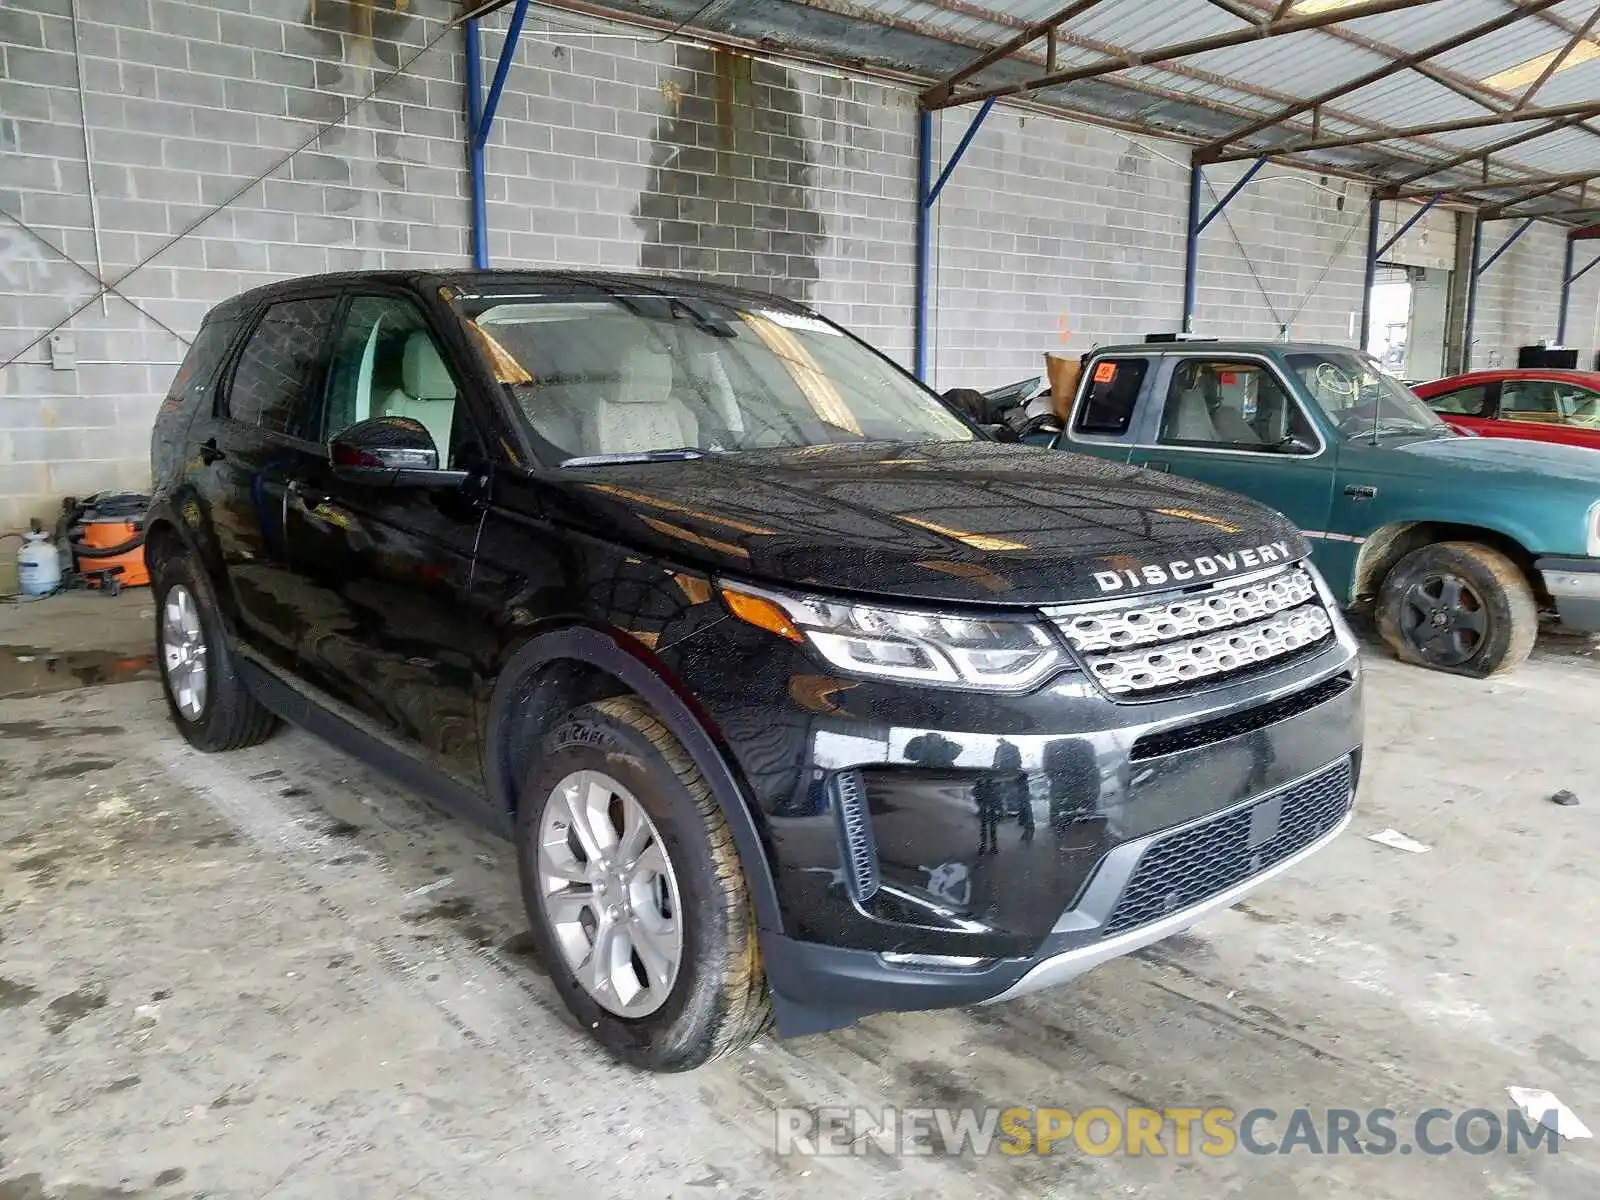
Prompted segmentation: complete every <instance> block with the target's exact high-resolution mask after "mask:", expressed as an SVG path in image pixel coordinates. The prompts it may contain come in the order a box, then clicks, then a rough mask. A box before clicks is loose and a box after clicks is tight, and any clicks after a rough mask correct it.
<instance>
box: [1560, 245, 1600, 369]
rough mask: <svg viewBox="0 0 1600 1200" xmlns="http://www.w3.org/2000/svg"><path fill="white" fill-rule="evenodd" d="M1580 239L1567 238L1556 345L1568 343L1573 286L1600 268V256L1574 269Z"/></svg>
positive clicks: (1562, 268)
mask: <svg viewBox="0 0 1600 1200" xmlns="http://www.w3.org/2000/svg"><path fill="white" fill-rule="evenodd" d="M1579 240H1580V239H1579V238H1577V237H1575V236H1571V235H1569V236H1568V237H1567V253H1566V258H1565V259H1564V260H1563V262H1562V264H1561V308H1560V310H1559V311H1558V314H1557V316H1556V345H1558V346H1564V345H1566V341H1567V308H1568V307H1569V305H1570V304H1571V302H1572V285H1573V284H1575V283H1577V282H1578V280H1580V279H1582V278H1583V277H1584V276H1585V275H1587V274H1588V273H1589V272H1590V271H1592V270H1594V269H1595V268H1596V267H1600V254H1596V255H1595V256H1594V257H1593V258H1592V259H1590V260H1589V262H1588V264H1587V265H1586V266H1582V267H1579V268H1578V269H1577V270H1576V271H1574V270H1573V269H1572V265H1573V262H1574V260H1575V259H1576V258H1577V253H1578V242H1579Z"/></svg>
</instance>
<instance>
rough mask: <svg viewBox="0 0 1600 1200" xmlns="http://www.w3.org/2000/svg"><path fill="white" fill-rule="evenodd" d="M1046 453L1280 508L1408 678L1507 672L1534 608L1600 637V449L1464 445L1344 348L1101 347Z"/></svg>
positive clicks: (1529, 632) (1520, 655) (1529, 633)
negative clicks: (1420, 669) (1173, 478)
mask: <svg viewBox="0 0 1600 1200" xmlns="http://www.w3.org/2000/svg"><path fill="white" fill-rule="evenodd" d="M1051 444H1052V445H1054V446H1056V447H1059V448H1061V449H1067V450H1076V451H1080V452H1082V453H1085V454H1094V455H1097V456H1099V457H1102V458H1111V459H1116V460H1118V461H1120V462H1131V463H1136V464H1139V465H1142V466H1145V467H1148V468H1150V469H1152V470H1156V471H1171V472H1173V473H1174V474H1178V475H1185V476H1188V477H1190V478H1193V479H1199V480H1202V481H1204V482H1206V483H1212V484H1216V485H1217V486H1219V487H1223V488H1227V489H1228V490H1229V491H1234V492H1239V493H1241V494H1243V495H1245V496H1249V497H1251V498H1252V499H1255V500H1259V501H1262V502H1263V503H1266V504H1269V505H1271V506H1272V507H1274V508H1276V509H1278V510H1280V511H1281V512H1283V513H1284V514H1285V515H1287V516H1288V517H1289V519H1290V520H1292V521H1293V522H1294V523H1295V524H1296V525H1298V526H1299V527H1300V529H1301V530H1302V531H1303V532H1304V533H1305V535H1306V537H1307V538H1308V539H1310V541H1311V544H1312V546H1313V547H1314V552H1313V561H1314V562H1315V563H1316V565H1317V567H1318V568H1319V569H1320V570H1321V571H1322V574H1323V575H1324V577H1325V578H1326V579H1327V581H1328V584H1329V586H1330V587H1331V588H1332V590H1333V592H1334V594H1335V595H1337V596H1340V597H1342V598H1343V600H1344V602H1345V603H1346V604H1347V605H1351V606H1354V605H1357V604H1361V603H1364V602H1368V601H1372V602H1375V608H1376V616H1377V620H1378V627H1379V630H1380V632H1381V633H1382V635H1383V638H1384V640H1385V641H1386V642H1387V643H1388V644H1389V646H1390V647H1392V648H1393V650H1394V651H1395V653H1396V654H1398V655H1399V656H1400V657H1401V658H1402V659H1405V660H1406V661H1408V662H1414V663H1419V664H1421V665H1424V666H1429V667H1434V668H1437V669H1439V670H1446V671H1454V672H1458V673H1461V674H1468V675H1478V676H1483V675H1489V674H1492V673H1494V672H1496V671H1503V670H1508V669H1510V668H1512V667H1514V666H1516V665H1517V664H1518V663H1520V662H1521V661H1522V660H1523V659H1524V658H1526V657H1527V655H1528V652H1529V651H1530V650H1531V649H1532V648H1533V642H1534V637H1535V635H1536V633H1537V631H1538V625H1539V612H1540V609H1541V608H1542V609H1546V610H1551V609H1553V610H1555V612H1556V613H1557V614H1558V615H1559V617H1560V620H1561V622H1562V624H1563V625H1565V626H1567V627H1568V628H1570V629H1573V630H1577V631H1582V632H1600V526H1597V521H1600V451H1595V450H1587V449H1579V448H1576V447H1572V446H1558V445H1550V444H1544V443H1539V442H1524V441H1511V440H1509V439H1505V438H1478V437H1470V436H1464V435H1461V434H1457V433H1455V432H1454V431H1453V430H1452V429H1451V428H1450V427H1449V426H1448V425H1446V424H1445V423H1444V422H1443V421H1441V420H1440V419H1439V418H1438V417H1436V416H1435V415H1434V414H1433V413H1432V412H1431V411H1430V410H1429V408H1428V407H1427V405H1425V404H1424V403H1423V402H1422V401H1421V400H1419V399H1418V398H1417V397H1416V396H1415V395H1413V394H1412V393H1411V391H1410V390H1409V389H1407V388H1406V387H1405V386H1404V385H1402V384H1401V383H1399V382H1398V381H1396V380H1395V379H1393V378H1392V377H1390V376H1388V375H1385V374H1384V373H1383V372H1382V371H1381V370H1380V369H1379V367H1378V364H1377V363H1376V362H1375V361H1373V360H1372V359H1371V358H1369V357H1367V356H1366V355H1364V354H1361V353H1359V352H1357V351H1354V350H1351V349H1349V348H1347V347H1341V346H1320V345H1308V344H1294V343H1273V342H1222V341H1198V340H1176V341H1175V340H1170V339H1152V340H1150V341H1148V342H1144V343H1139V344H1135V345H1124V346H1105V347H1101V348H1099V349H1096V350H1094V351H1092V352H1091V353H1089V354H1088V355H1085V356H1084V359H1083V364H1082V371H1081V374H1080V377H1079V383H1078V391H1077V394H1076V397H1075V399H1074V401H1073V405H1072V409H1071V412H1070V413H1068V414H1067V420H1066V427H1065V429H1063V430H1062V432H1061V433H1060V435H1059V436H1058V437H1056V438H1055V439H1054V441H1053V442H1052V443H1051Z"/></svg>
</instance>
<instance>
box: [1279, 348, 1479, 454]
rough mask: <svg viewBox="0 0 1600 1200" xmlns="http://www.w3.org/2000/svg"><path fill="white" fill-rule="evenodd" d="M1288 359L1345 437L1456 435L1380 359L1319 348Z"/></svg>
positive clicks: (1307, 390)
mask: <svg viewBox="0 0 1600 1200" xmlns="http://www.w3.org/2000/svg"><path fill="white" fill-rule="evenodd" d="M1285 357H1286V360H1287V362H1288V364H1289V369H1290V370H1291V371H1293V372H1294V373H1295V374H1296V375H1297V376H1298V377H1299V379H1300V382H1301V384H1302V385H1303V386H1304V387H1305V390H1306V394H1307V395H1309V396H1310V397H1311V398H1312V399H1313V400H1315V401H1316V402H1317V405H1318V406H1319V407H1320V408H1321V409H1322V411H1323V412H1325V413H1327V414H1328V419H1329V420H1330V421H1332V422H1333V423H1334V425H1335V426H1336V427H1337V428H1338V430H1339V433H1340V434H1341V435H1342V436H1343V437H1344V439H1345V440H1346V441H1355V440H1357V439H1359V438H1363V437H1369V438H1370V437H1383V436H1385V435H1388V434H1394V435H1403V436H1408V437H1450V436H1452V434H1453V431H1452V430H1451V428H1450V426H1448V425H1446V424H1445V423H1444V422H1443V421H1442V420H1440V419H1439V417H1438V416H1437V415H1435V413H1434V411H1433V410H1432V409H1431V408H1429V407H1428V406H1427V405H1426V404H1425V403H1423V401H1422V400H1421V398H1419V397H1418V396H1417V394H1416V393H1415V392H1413V391H1412V390H1411V389H1410V388H1408V387H1406V386H1405V384H1403V383H1401V382H1400V381H1399V380H1398V379H1396V378H1394V376H1392V375H1388V374H1385V373H1384V371H1383V369H1382V368H1381V367H1380V366H1379V365H1378V363H1377V361H1376V360H1375V359H1372V358H1369V357H1368V356H1367V355H1365V354H1358V353H1356V352H1355V351H1354V350H1315V351H1309V350H1308V351H1299V352H1297V353H1294V354H1289V355H1287V356H1285Z"/></svg>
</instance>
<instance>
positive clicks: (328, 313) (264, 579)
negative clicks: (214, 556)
mask: <svg viewBox="0 0 1600 1200" xmlns="http://www.w3.org/2000/svg"><path fill="white" fill-rule="evenodd" d="M338 303H339V302H338V297H337V295H335V294H333V293H327V294H321V295H305V296H298V297H294V298H292V299H284V300H280V301H277V302H275V303H272V304H269V305H267V306H266V308H265V309H264V310H263V311H262V312H261V313H260V315H259V318H258V319H257V320H256V321H255V323H254V327H253V328H252V329H251V330H250V332H249V333H248V334H247V335H246V337H245V340H244V343H243V345H242V347H241V348H240V350H239V352H238V355H237V357H236V358H235V360H234V362H233V363H232V365H231V368H230V369H226V370H225V371H224V373H223V378H222V381H221V383H220V384H219V386H218V388H217V391H216V394H215V397H214V407H213V409H212V412H211V413H210V414H209V416H208V417H205V418H204V419H203V421H202V419H197V421H196V424H195V426H194V427H193V428H192V429H191V431H190V434H189V439H188V440H189V443H190V445H191V446H193V447H194V449H195V452H196V453H197V454H198V456H199V460H200V461H199V463H198V464H197V466H198V469H197V471H196V473H195V476H194V478H195V480H196V487H197V491H198V493H199V499H200V502H201V504H202V505H203V506H204V507H205V508H206V509H207V515H208V518H209V520H208V524H209V527H210V529H211V530H212V532H213V534H214V536H215V537H216V540H217V550H218V558H219V560H220V563H221V566H222V569H223V573H222V578H220V579H218V580H217V581H216V584H217V587H218V591H219V594H221V595H223V596H224V598H225V602H231V603H230V604H229V607H230V608H231V609H232V612H233V616H234V619H235V625H236V631H235V632H236V634H237V640H238V642H239V644H240V646H241V647H242V648H243V650H244V652H245V653H246V654H248V655H250V656H252V657H255V658H257V659H259V660H261V661H263V662H265V663H267V664H270V665H272V666H274V667H277V668H278V669H279V670H280V671H285V672H287V671H292V670H293V668H294V666H295V664H296V662H297V659H298V648H299V643H300V637H301V632H302V631H301V630H300V629H299V628H298V627H297V623H296V622H297V617H296V613H297V611H298V608H299V604H298V602H297V598H296V596H295V594H294V581H293V579H292V577H291V576H290V574H289V570H288V558H287V549H286V543H285V540H284V506H285V501H286V497H287V485H288V482H289V480H290V479H291V478H293V477H294V476H295V475H296V474H298V473H299V472H301V471H304V470H305V469H306V468H307V467H308V465H309V464H311V463H314V462H315V461H316V458H317V456H318V455H319V454H320V446H319V445H318V443H317V442H316V440H315V436H316V435H315V427H314V422H315V420H316V417H315V413H316V410H317V407H318V398H319V396H320V394H321V388H322V379H323V373H324V367H325V347H326V341H327V334H328V330H329V328H330V327H331V325H332V324H333V317H334V314H335V313H336V312H337V310H338Z"/></svg>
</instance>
